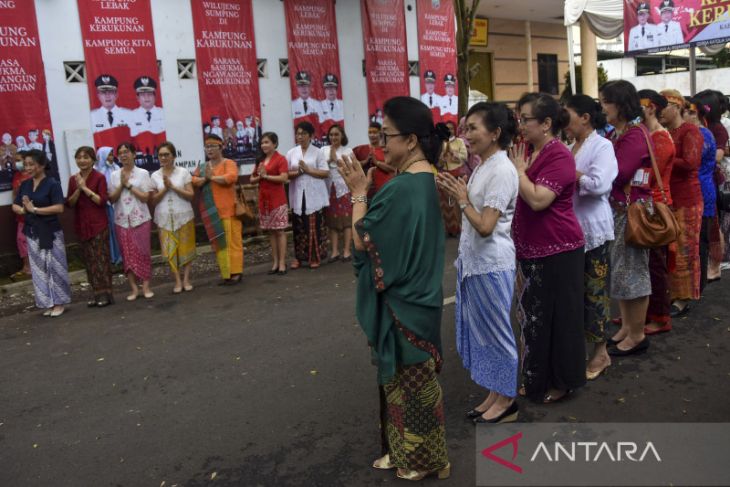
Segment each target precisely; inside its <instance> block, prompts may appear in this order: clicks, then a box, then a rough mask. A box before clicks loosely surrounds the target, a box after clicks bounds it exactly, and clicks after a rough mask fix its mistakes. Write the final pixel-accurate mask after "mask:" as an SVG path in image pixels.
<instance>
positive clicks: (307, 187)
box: [286, 121, 330, 269]
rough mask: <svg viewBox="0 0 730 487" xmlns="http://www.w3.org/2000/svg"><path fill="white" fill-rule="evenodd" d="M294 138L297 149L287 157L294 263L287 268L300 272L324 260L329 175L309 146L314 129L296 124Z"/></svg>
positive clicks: (318, 154)
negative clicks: (305, 267)
mask: <svg viewBox="0 0 730 487" xmlns="http://www.w3.org/2000/svg"><path fill="white" fill-rule="evenodd" d="M295 136H296V141H297V145H296V147H294V148H292V149H290V150H289V152H287V153H286V160H287V162H288V164H289V204H290V205H291V209H292V230H293V233H294V260H293V261H292V262H291V265H290V267H291V268H292V269H299V267H300V266H301V265H302V264H303V263H307V264H309V267H310V268H311V269H316V268H318V267H319V266H320V265H321V264H322V261H323V260H324V259H326V258H327V225H326V222H325V208H326V207H327V206H329V193H328V192H327V183H326V182H325V180H326V179H327V178H328V177H329V174H330V172H329V166H328V165H327V160H326V159H325V158H324V157H321V155H320V152H319V149H318V148H317V147H315V146H314V145H313V144H312V137H313V136H314V126H313V125H312V124H311V123H309V122H307V121H304V122H299V123H298V124H297V126H296V132H295Z"/></svg>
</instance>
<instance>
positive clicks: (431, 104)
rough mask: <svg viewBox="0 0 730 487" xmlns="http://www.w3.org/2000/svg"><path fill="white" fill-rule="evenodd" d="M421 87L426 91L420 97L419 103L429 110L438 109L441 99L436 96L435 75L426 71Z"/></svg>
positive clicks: (430, 71)
mask: <svg viewBox="0 0 730 487" xmlns="http://www.w3.org/2000/svg"><path fill="white" fill-rule="evenodd" d="M423 85H424V86H425V87H426V91H425V92H424V93H423V94H422V95H421V101H422V102H423V103H425V104H426V106H427V107H428V108H430V109H431V110H433V109H434V108H438V109H440V107H441V97H440V96H439V95H437V94H436V73H435V72H433V71H432V70H430V69H427V70H426V72H425V73H423Z"/></svg>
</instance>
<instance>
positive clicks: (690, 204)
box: [661, 89, 704, 317]
mask: <svg viewBox="0 0 730 487" xmlns="http://www.w3.org/2000/svg"><path fill="white" fill-rule="evenodd" d="M661 95H663V96H664V97H665V98H666V99H667V108H665V109H664V110H662V118H661V123H662V125H664V127H666V128H667V130H669V133H670V134H671V135H672V140H674V147H675V149H676V152H675V156H674V161H673V162H672V166H673V167H672V178H671V182H670V184H671V186H672V200H673V202H674V214H675V216H676V218H677V223H678V224H679V229H680V232H679V235H678V237H677V242H676V245H675V246H673V247H672V249H676V251H675V252H672V253H673V254H674V255H673V256H672V257H670V259H673V260H674V262H675V269H674V272H672V273H671V274H670V275H669V290H670V294H671V299H672V311H671V312H670V314H671V315H672V316H673V317H679V316H682V315H684V314H685V313H687V312H688V311H689V310H690V302H691V301H696V300H698V299H700V276H701V271H700V232H701V230H702V211H703V204H702V189H701V187H700V179H699V174H698V173H699V170H700V166H701V165H702V147H703V145H704V138H703V137H702V133H701V132H700V129H699V127H697V125H694V124H692V123H689V122H686V121H685V120H684V118H683V115H684V104H685V100H684V97H683V96H682V94H681V93H680V92H678V91H677V90H671V89H670V90H662V91H661ZM670 250H671V249H670Z"/></svg>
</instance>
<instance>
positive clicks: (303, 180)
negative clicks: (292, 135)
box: [286, 144, 330, 216]
mask: <svg viewBox="0 0 730 487" xmlns="http://www.w3.org/2000/svg"><path fill="white" fill-rule="evenodd" d="M321 154H322V153H321V152H320V150H319V149H318V148H317V147H315V146H314V145H312V144H310V145H309V147H307V150H306V151H305V152H304V153H302V147H301V146H299V145H298V146H296V147H294V148H293V149H291V150H289V152H287V153H286V160H287V162H288V163H289V170H290V171H296V170H298V169H299V161H300V160H304V162H305V163H306V164H307V165H308V166H310V167H311V168H314V169H318V170H320V171H329V166H328V165H327V158H325V157H322V155H321ZM302 196H305V197H306V200H307V211H306V214H307V215H311V214H312V213H315V212H317V211H319V210H321V209H322V208H324V207H325V206H329V204H330V197H329V193H328V192H327V182H326V181H325V180H324V179H319V178H315V177H314V176H310V175H309V174H300V175H299V176H297V177H296V178H294V179H291V180H290V182H289V204H290V205H291V209H292V211H293V212H294V213H295V214H297V215H300V216H301V215H302Z"/></svg>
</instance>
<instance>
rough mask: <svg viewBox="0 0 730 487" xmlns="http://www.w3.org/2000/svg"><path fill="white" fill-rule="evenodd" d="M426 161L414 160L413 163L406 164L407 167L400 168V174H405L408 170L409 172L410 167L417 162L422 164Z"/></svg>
mask: <svg viewBox="0 0 730 487" xmlns="http://www.w3.org/2000/svg"><path fill="white" fill-rule="evenodd" d="M425 160H426V159H414V160H412V161H408V162H406V164H405V166H403V167H402V168H400V169H399V170H398V174H403V173H404V172H406V171H407V170H408V169H409V168H410V167H411V166H412V165H414V164H415V163H417V162H421V161H425Z"/></svg>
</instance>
